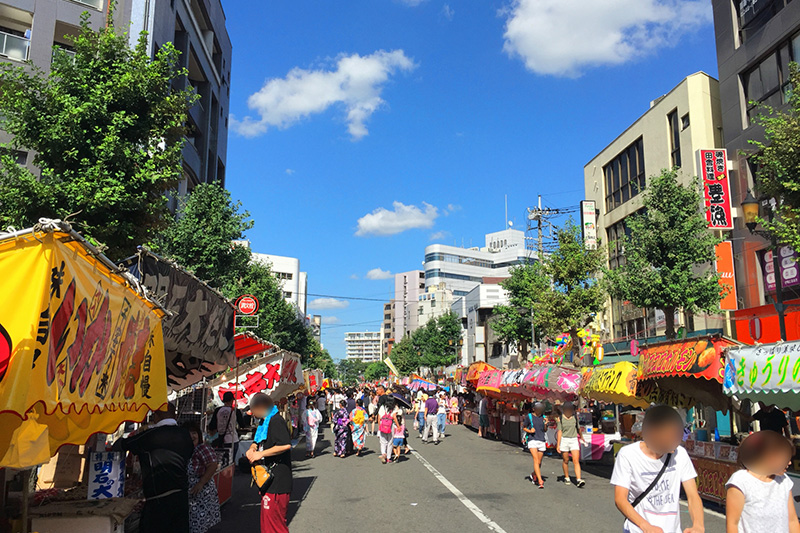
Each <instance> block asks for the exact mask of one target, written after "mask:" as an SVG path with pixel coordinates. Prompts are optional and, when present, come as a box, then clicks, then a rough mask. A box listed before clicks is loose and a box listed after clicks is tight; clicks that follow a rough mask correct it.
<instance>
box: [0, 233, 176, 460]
mask: <svg viewBox="0 0 800 533" xmlns="http://www.w3.org/2000/svg"><path fill="white" fill-rule="evenodd" d="M0 279H1V280H2V290H0V428H2V431H0V467H14V468H25V467H29V466H34V465H37V464H41V463H44V462H47V461H48V460H49V459H50V457H51V456H52V455H53V454H55V452H56V451H57V450H58V448H59V447H60V446H62V445H64V444H78V445H80V444H85V443H86V441H87V440H88V438H89V437H90V436H91V435H92V434H94V433H110V432H113V431H115V430H116V429H117V427H118V426H119V425H120V424H121V423H122V422H124V421H126V420H129V421H141V420H142V419H143V418H144V417H145V416H146V415H147V413H148V411H149V410H150V409H158V408H160V407H161V406H162V405H164V403H166V401H167V385H166V368H165V362H164V342H163V337H162V331H161V320H162V318H163V317H164V316H165V313H166V312H165V310H164V309H163V308H162V307H161V306H159V305H158V304H157V303H155V302H154V301H152V300H150V299H148V297H147V296H146V294H145V291H144V289H143V288H141V287H140V286H139V284H138V282H137V281H136V280H135V279H134V278H133V277H132V276H130V275H129V274H128V272H127V271H125V270H120V269H118V268H117V267H116V266H115V265H114V264H113V263H112V262H111V261H110V260H108V259H107V258H106V257H105V256H103V255H102V254H100V253H99V252H98V251H97V250H96V249H95V248H94V247H92V246H91V245H89V244H88V243H86V241H84V240H83V239H82V237H80V235H78V234H77V233H75V232H73V231H72V230H71V228H69V226H68V225H66V224H63V223H60V222H57V221H52V222H51V221H45V222H43V224H42V227H41V228H37V229H35V230H27V231H21V232H16V233H14V234H0Z"/></svg>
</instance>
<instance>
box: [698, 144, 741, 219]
mask: <svg viewBox="0 0 800 533" xmlns="http://www.w3.org/2000/svg"><path fill="white" fill-rule="evenodd" d="M699 168H700V169H701V172H702V173H703V198H704V200H705V207H706V220H708V227H709V228H711V229H733V213H732V212H731V189H730V184H729V183H728V153H727V152H726V151H725V149H723V148H720V149H716V150H700V167H699Z"/></svg>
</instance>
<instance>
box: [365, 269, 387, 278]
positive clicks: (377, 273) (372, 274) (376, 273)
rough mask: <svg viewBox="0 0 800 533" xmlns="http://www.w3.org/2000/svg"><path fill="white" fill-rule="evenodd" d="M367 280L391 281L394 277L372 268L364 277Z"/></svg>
mask: <svg viewBox="0 0 800 533" xmlns="http://www.w3.org/2000/svg"><path fill="white" fill-rule="evenodd" d="M364 277H365V278H367V279H372V280H378V279H391V278H392V277H394V274H392V273H391V272H389V271H388V270H383V269H381V268H373V269H372V270H370V271H369V272H367V275H366V276H364Z"/></svg>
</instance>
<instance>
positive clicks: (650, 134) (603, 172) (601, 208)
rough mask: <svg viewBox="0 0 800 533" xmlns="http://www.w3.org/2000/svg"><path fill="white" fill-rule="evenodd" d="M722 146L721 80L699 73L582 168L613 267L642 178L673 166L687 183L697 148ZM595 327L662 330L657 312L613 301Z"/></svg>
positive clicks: (623, 331)
mask: <svg viewBox="0 0 800 533" xmlns="http://www.w3.org/2000/svg"><path fill="white" fill-rule="evenodd" d="M723 146H724V144H723V141H722V111H721V107H720V98H719V82H718V81H717V80H716V79H714V78H712V77H711V76H709V75H708V74H705V73H704V72H698V73H696V74H692V75H691V76H689V77H687V78H686V79H684V80H683V81H682V82H681V83H680V84H678V85H677V86H676V87H675V88H674V89H672V90H671V91H670V92H668V93H667V94H665V95H664V96H661V97H659V98H657V99H656V100H654V101H653V102H651V104H650V109H648V110H647V111H646V112H645V113H644V114H643V115H642V116H641V117H639V119H638V120H636V122H634V123H633V124H632V125H631V126H630V127H628V129H626V130H625V131H624V132H622V133H621V134H620V135H619V136H618V137H617V138H616V139H614V140H613V141H612V142H611V144H609V145H608V146H606V147H605V148H604V149H603V151H601V152H600V153H599V154H597V156H595V157H594V158H593V159H592V160H591V161H590V162H589V163H588V164H587V165H586V166H585V167H584V169H583V172H584V186H585V190H586V199H587V200H594V202H595V206H596V209H597V213H598V218H597V234H598V238H599V239H600V240H601V242H602V243H603V244H604V245H607V247H608V260H609V266H610V267H611V268H614V267H617V266H619V265H620V261H624V259H623V258H622V250H621V246H619V245H618V244H617V241H618V238H619V237H620V236H621V235H623V234H624V233H625V231H626V229H625V219H626V217H628V216H630V215H631V214H633V213H636V212H637V211H638V210H639V209H641V207H642V195H641V194H640V193H641V192H642V191H643V190H644V188H645V187H646V186H647V180H648V178H649V177H650V176H653V175H657V174H659V173H660V172H661V170H662V169H666V168H672V167H679V176H680V179H681V180H682V181H683V182H684V183H687V184H688V183H690V182H691V180H692V179H693V178H694V177H695V176H698V175H700V168H699V163H698V157H697V151H698V150H700V149H707V148H721V147H723ZM698 209H700V206H698ZM597 323H598V324H599V325H600V327H601V328H602V329H603V334H604V336H605V337H606V339H613V340H618V341H621V340H628V339H633V338H642V337H647V336H654V335H661V334H663V333H664V330H665V318H664V315H663V313H661V312H660V311H655V310H642V309H638V308H636V307H634V306H632V305H630V304H629V303H626V302H621V301H613V300H612V301H610V302H609V306H608V308H607V309H606V311H605V313H603V316H600V317H598V320H597ZM681 325H683V326H687V328H688V329H689V330H690V331H695V330H718V329H719V328H721V327H722V321H721V320H720V319H717V318H711V317H706V316H693V317H692V316H689V317H687V316H680V317H679V319H678V320H676V327H679V326H681Z"/></svg>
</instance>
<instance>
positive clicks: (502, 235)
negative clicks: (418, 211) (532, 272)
mask: <svg viewBox="0 0 800 533" xmlns="http://www.w3.org/2000/svg"><path fill="white" fill-rule="evenodd" d="M535 259H536V252H534V251H533V239H531V238H530V237H526V236H525V232H524V231H519V230H515V229H506V230H503V231H498V232H495V233H489V234H487V235H486V245H485V246H484V247H482V248H478V247H475V248H459V247H457V246H448V245H444V244H432V245H430V246H428V247H427V248H425V285H426V286H427V287H438V286H439V285H440V284H441V283H445V284H446V285H447V288H448V289H450V290H451V291H453V295H454V296H455V297H460V296H465V295H466V294H467V293H469V292H470V291H471V290H472V289H474V288H475V287H477V286H478V285H480V284H481V282H482V280H483V278H485V277H509V276H510V268H511V267H513V266H516V265H520V264H524V263H526V262H527V261H532V260H535Z"/></svg>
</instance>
